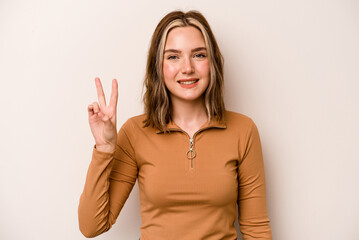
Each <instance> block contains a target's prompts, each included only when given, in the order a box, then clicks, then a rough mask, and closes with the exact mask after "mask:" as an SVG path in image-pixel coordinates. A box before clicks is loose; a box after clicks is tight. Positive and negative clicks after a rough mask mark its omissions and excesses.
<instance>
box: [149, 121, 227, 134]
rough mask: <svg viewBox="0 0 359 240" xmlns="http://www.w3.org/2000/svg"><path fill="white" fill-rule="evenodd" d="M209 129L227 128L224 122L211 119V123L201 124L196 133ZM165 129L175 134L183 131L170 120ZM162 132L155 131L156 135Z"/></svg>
mask: <svg viewBox="0 0 359 240" xmlns="http://www.w3.org/2000/svg"><path fill="white" fill-rule="evenodd" d="M209 128H220V129H225V128H227V125H226V123H225V122H223V123H221V122H218V121H217V120H214V119H211V121H209V122H206V123H205V124H203V125H202V126H201V127H200V128H199V130H198V131H197V132H200V131H203V130H205V129H209ZM167 129H168V131H170V132H177V131H179V132H183V130H182V129H181V128H180V127H179V126H177V124H176V123H174V122H173V121H172V120H171V121H170V122H169V123H168V124H167ZM163 132H164V131H163V130H159V129H157V131H156V133H157V134H159V133H163Z"/></svg>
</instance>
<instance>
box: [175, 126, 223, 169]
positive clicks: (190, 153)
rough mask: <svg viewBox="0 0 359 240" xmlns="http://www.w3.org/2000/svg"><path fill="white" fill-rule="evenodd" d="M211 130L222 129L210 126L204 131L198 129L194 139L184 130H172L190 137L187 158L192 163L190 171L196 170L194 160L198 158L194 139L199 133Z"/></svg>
mask: <svg viewBox="0 0 359 240" xmlns="http://www.w3.org/2000/svg"><path fill="white" fill-rule="evenodd" d="M209 128H221V127H216V126H209V127H204V128H202V129H198V130H197V132H195V133H194V134H193V137H192V138H191V137H190V136H189V134H188V133H187V132H186V131H183V130H182V129H178V128H172V129H170V130H173V131H179V132H183V133H184V134H186V135H187V136H188V138H189V150H188V151H187V152H186V156H187V158H188V159H189V160H190V161H191V162H190V167H189V168H190V170H193V169H194V167H193V159H194V158H195V157H196V152H195V151H194V147H193V146H194V139H195V137H196V135H197V133H199V132H202V131H204V130H206V129H209Z"/></svg>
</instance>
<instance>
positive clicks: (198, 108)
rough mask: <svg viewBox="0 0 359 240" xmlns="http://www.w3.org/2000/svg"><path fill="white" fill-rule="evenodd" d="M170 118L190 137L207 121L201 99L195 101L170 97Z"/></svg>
mask: <svg viewBox="0 0 359 240" xmlns="http://www.w3.org/2000/svg"><path fill="white" fill-rule="evenodd" d="M172 120H173V122H174V123H176V125H178V126H179V127H180V128H181V129H182V130H184V131H185V132H187V133H188V135H189V136H190V137H191V138H192V137H193V135H194V133H195V132H196V131H198V130H199V129H200V127H201V126H202V125H203V124H205V123H206V122H207V121H208V116H207V110H206V107H205V104H204V101H203V99H198V100H195V101H181V100H179V99H172Z"/></svg>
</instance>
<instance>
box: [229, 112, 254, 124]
mask: <svg viewBox="0 0 359 240" xmlns="http://www.w3.org/2000/svg"><path fill="white" fill-rule="evenodd" d="M224 119H225V121H226V124H227V125H237V126H238V125H241V126H247V127H251V126H252V125H254V121H253V119H252V118H251V117H249V116H248V115H245V114H243V113H239V112H233V111H228V110H226V111H225V113H224Z"/></svg>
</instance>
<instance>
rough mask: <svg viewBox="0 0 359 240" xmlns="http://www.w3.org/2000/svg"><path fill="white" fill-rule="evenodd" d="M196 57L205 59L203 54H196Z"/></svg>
mask: <svg viewBox="0 0 359 240" xmlns="http://www.w3.org/2000/svg"><path fill="white" fill-rule="evenodd" d="M196 57H199V58H205V57H206V55H205V54H203V53H198V54H196Z"/></svg>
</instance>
